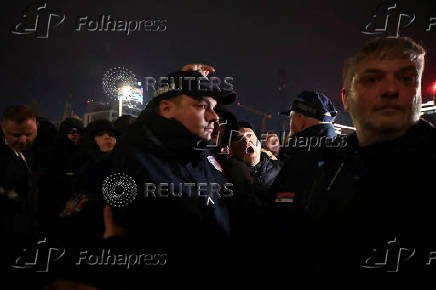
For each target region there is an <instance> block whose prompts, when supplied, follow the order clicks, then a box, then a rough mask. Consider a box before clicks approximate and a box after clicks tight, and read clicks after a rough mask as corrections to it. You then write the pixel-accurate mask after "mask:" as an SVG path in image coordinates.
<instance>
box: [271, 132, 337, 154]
mask: <svg viewBox="0 0 436 290" xmlns="http://www.w3.org/2000/svg"><path fill="white" fill-rule="evenodd" d="M336 137H337V134H336V131H335V128H334V127H333V125H332V124H330V123H327V124H318V125H315V126H311V127H309V128H307V129H305V130H303V131H301V132H298V133H296V134H295V135H293V136H292V137H291V138H290V139H289V140H288V142H287V143H286V144H283V145H282V147H281V148H280V153H279V157H278V159H279V160H282V161H286V160H288V159H289V158H291V157H292V156H294V155H296V154H297V153H299V152H306V151H316V150H320V149H321V150H322V149H323V148H325V147H334V146H340V144H341V142H340V141H341V139H339V140H335V139H336Z"/></svg>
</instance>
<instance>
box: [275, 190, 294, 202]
mask: <svg viewBox="0 0 436 290" xmlns="http://www.w3.org/2000/svg"><path fill="white" fill-rule="evenodd" d="M294 197H295V193H294V192H278V193H277V198H276V201H275V202H289V203H293V202H294Z"/></svg>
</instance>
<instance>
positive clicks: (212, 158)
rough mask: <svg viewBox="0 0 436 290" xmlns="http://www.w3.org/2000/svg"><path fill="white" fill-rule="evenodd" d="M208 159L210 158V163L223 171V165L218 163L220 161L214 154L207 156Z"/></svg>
mask: <svg viewBox="0 0 436 290" xmlns="http://www.w3.org/2000/svg"><path fill="white" fill-rule="evenodd" d="M207 160H209V162H210V164H212V165H213V167H215V169H216V170H218V171H220V172H223V168H222V167H221V164H219V163H218V161H217V160H216V159H215V157H214V156H212V155H209V156H207Z"/></svg>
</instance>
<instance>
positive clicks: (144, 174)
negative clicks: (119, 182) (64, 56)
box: [103, 71, 236, 288]
mask: <svg viewBox="0 0 436 290" xmlns="http://www.w3.org/2000/svg"><path fill="white" fill-rule="evenodd" d="M167 80H168V83H166V84H163V85H162V86H161V87H159V88H158V89H157V90H156V91H155V93H154V98H153V99H152V100H151V101H150V103H149V104H148V105H147V107H146V108H145V109H144V111H143V112H142V113H141V115H140V117H139V118H138V120H137V121H136V122H135V123H134V124H132V125H131V126H130V128H129V130H128V131H127V133H126V135H125V137H124V140H123V141H122V142H120V148H119V150H118V151H117V150H116V151H115V152H114V170H113V171H112V174H115V175H108V177H107V178H108V180H110V179H111V178H115V179H117V178H118V177H119V175H117V174H118V173H121V174H124V175H125V176H127V177H126V178H127V181H129V180H130V181H129V182H128V184H136V187H135V188H134V187H133V186H131V187H126V188H125V194H124V195H119V194H117V193H116V192H115V189H114V190H113V191H111V189H110V188H106V191H105V190H104V191H103V192H104V193H105V198H106V200H107V201H108V203H109V204H111V205H112V206H113V207H114V210H113V220H114V223H115V224H117V225H119V226H121V227H124V228H126V229H127V231H128V236H129V237H130V238H131V239H133V240H134V242H135V244H136V245H139V248H140V249H147V250H148V251H155V252H156V253H159V254H162V255H164V257H165V261H162V265H158V266H155V268H153V269H151V268H150V269H142V270H138V271H140V272H138V273H139V275H137V276H135V277H136V278H135V279H134V281H135V282H134V283H133V282H132V283H133V284H136V283H137V282H138V278H139V280H141V281H143V283H145V284H144V287H145V285H146V284H147V285H152V284H156V285H155V286H157V285H158V286H169V285H178V286H180V285H186V286H188V285H189V286H193V287H200V286H202V287H205V288H208V287H211V285H215V286H216V285H217V284H218V285H220V284H222V283H225V281H227V279H229V272H228V270H229V267H230V265H231V263H230V262H229V260H228V259H226V257H227V256H228V243H229V235H230V223H229V216H228V212H227V209H226V207H225V206H224V205H223V204H224V202H223V199H224V198H231V196H232V194H233V193H232V191H231V186H229V187H228V188H227V190H226V188H225V186H226V182H227V181H226V179H225V178H224V176H223V174H222V168H221V166H220V164H219V163H218V162H217V161H216V159H215V158H214V156H213V154H212V153H211V152H210V151H208V150H206V149H207V148H206V147H205V145H207V141H209V140H210V139H211V134H212V132H213V129H214V124H215V123H216V122H217V120H218V116H217V114H216V112H215V110H214V108H215V106H216V105H217V103H220V104H230V103H232V102H233V101H234V99H235V98H236V94H235V93H234V92H232V91H226V90H224V89H217V88H214V87H210V86H209V84H208V79H207V78H206V77H204V76H203V75H202V74H201V73H200V72H198V71H179V72H175V73H172V74H170V75H168V77H167ZM117 176H118V177H117ZM130 178H131V179H130ZM123 180H125V179H123ZM133 182H134V183H133ZM126 186H127V185H126ZM103 187H104V186H103ZM136 189H137V190H136ZM228 189H229V190H228ZM133 191H134V193H133ZM129 194H130V195H129ZM129 202H131V203H130V204H129ZM117 206H124V207H123V208H121V209H118V210H117V208H116V207H117ZM109 236H110V235H109ZM136 249H138V248H136ZM161 257H163V256H161ZM152 271H155V272H152ZM151 273H154V274H151ZM145 277H146V278H145ZM136 287H137V286H136Z"/></svg>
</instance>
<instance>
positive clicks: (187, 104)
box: [159, 95, 218, 140]
mask: <svg viewBox="0 0 436 290" xmlns="http://www.w3.org/2000/svg"><path fill="white" fill-rule="evenodd" d="M177 98H178V100H177V101H175V100H171V99H170V100H162V101H161V102H160V105H159V107H160V112H161V115H162V116H163V117H165V118H168V119H169V118H174V119H176V120H177V121H179V122H180V123H182V124H183V126H185V127H186V128H187V129H188V130H189V131H191V133H193V134H195V135H197V136H199V137H201V138H203V139H206V140H210V139H211V135H212V132H213V129H214V127H215V124H214V123H215V122H216V121H217V120H218V115H217V114H216V113H215V111H214V108H215V106H216V101H215V99H213V98H212V97H203V98H202V99H201V100H197V99H194V98H191V97H189V96H187V95H180V96H178V97H177Z"/></svg>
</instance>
